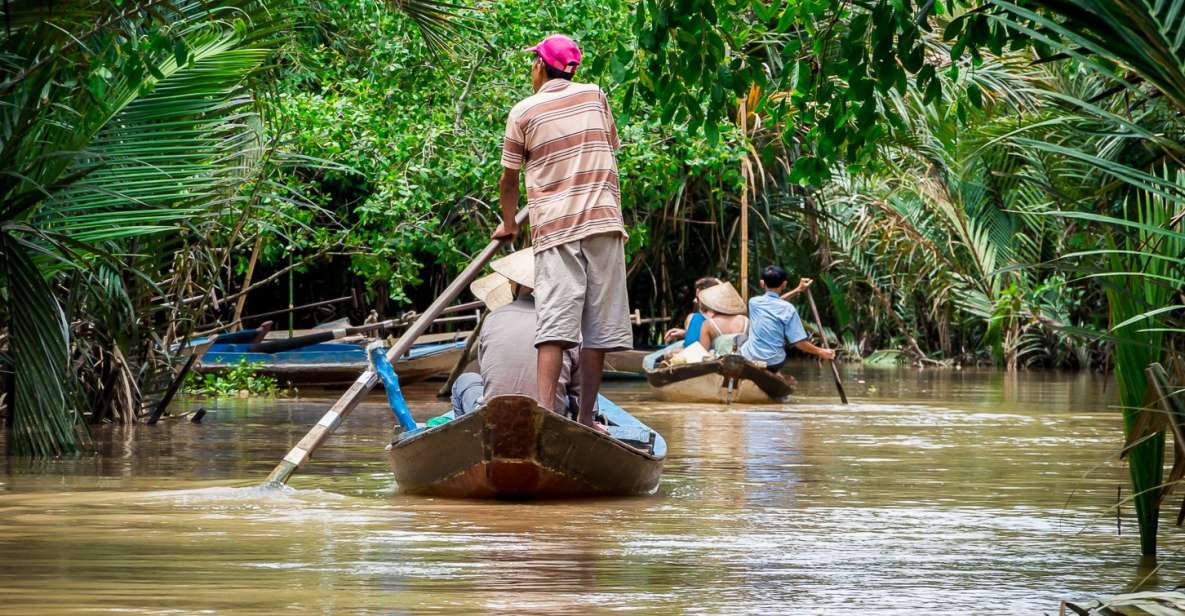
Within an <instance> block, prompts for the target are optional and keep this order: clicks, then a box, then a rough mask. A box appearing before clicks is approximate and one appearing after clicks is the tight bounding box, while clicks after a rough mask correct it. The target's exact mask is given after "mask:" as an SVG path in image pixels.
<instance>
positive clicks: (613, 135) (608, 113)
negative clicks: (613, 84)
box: [601, 90, 621, 150]
mask: <svg viewBox="0 0 1185 616" xmlns="http://www.w3.org/2000/svg"><path fill="white" fill-rule="evenodd" d="M601 107H602V108H603V111H602V113H604V114H605V128H607V129H608V130H609V145H610V146H611V147H612V148H613V149H614V150H620V149H621V140H619V139H618V138H617V122H616V121H614V120H613V111H612V110H611V109H609V99H608V98H607V97H606V96H605V91H604V90H601Z"/></svg>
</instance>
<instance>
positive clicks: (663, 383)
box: [646, 355, 794, 404]
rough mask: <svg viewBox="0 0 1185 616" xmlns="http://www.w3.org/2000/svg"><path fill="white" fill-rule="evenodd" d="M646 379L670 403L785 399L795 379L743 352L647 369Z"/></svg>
mask: <svg viewBox="0 0 1185 616" xmlns="http://www.w3.org/2000/svg"><path fill="white" fill-rule="evenodd" d="M646 382H647V383H649V384H650V386H651V387H652V388H653V389H655V390H656V391H657V392H658V394H659V395H660V396H662V399H663V400H667V401H670V402H723V403H725V404H730V403H733V402H738V403H762V402H785V401H786V400H788V399H789V398H790V395H791V394H793V393H794V378H793V377H790V376H785V377H783V376H779V375H776V374H773V373H771V372H769V371H768V370H766V369H765V368H763V367H761V366H758V365H757V364H754V363H753V362H751V361H748V360H746V359H745V358H743V357H741V356H740V355H725V356H724V357H721V358H715V359H708V360H705V361H699V362H691V363H686V364H677V365H674V366H665V367H660V368H654V369H650V370H647V371H646Z"/></svg>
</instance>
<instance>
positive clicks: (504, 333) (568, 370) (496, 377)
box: [477, 293, 578, 409]
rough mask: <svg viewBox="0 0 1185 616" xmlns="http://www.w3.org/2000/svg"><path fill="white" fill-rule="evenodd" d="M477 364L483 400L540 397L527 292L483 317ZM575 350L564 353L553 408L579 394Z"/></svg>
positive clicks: (531, 299) (532, 304)
mask: <svg viewBox="0 0 1185 616" xmlns="http://www.w3.org/2000/svg"><path fill="white" fill-rule="evenodd" d="M478 340H479V342H478V347H477V362H478V365H479V366H480V370H481V381H482V384H483V385H484V387H485V393H484V396H483V397H484V398H485V399H486V400H489V399H490V398H493V397H494V396H504V395H508V394H517V395H520V396H529V397H531V398H535V397H537V396H538V395H539V381H538V378H537V377H536V370H537V368H536V365H535V362H536V356H537V353H536V351H535V299H534V297H533V296H532V295H531V294H529V293H527V294H524V295H520V296H519V297H518V298H517V299H515V300H514V301H513V302H511V303H509V304H507V305H505V306H502V307H501V308H498V309H496V310H493V311H491V312H490V313H489V315H487V316H486V320H485V323H484V324H483V325H482V327H481V337H480V338H479V339H478ZM576 358H577V355H576V350H575V349H570V350H567V351H564V365H563V366H562V367H561V368H560V383H559V387H557V388H556V403H555V405H554V408H558V409H564V408H568V396H573V397H575V396H577V395H578V385H577V384H576V383H575V382H574V381H575V380H576V379H575V372H576V366H577V365H578V364H577V362H576Z"/></svg>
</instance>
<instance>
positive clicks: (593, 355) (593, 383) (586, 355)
mask: <svg viewBox="0 0 1185 616" xmlns="http://www.w3.org/2000/svg"><path fill="white" fill-rule="evenodd" d="M604 369H605V351H604V350H602V349H580V415H579V416H578V417H577V418H576V421H579V422H580V423H582V424H584V425H586V426H589V427H591V426H592V425H593V410H594V409H596V407H597V393H598V392H599V391H601V373H602V372H603V371H604Z"/></svg>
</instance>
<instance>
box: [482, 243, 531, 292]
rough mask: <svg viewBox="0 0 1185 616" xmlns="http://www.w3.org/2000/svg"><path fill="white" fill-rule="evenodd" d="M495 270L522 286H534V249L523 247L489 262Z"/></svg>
mask: <svg viewBox="0 0 1185 616" xmlns="http://www.w3.org/2000/svg"><path fill="white" fill-rule="evenodd" d="M490 267H491V268H493V270H494V271H495V272H498V273H499V274H502V275H503V276H505V277H507V278H509V279H510V281H511V282H515V283H518V284H520V285H522V286H524V287H529V288H532V289H534V288H535V251H534V250H532V249H530V248H524V249H522V250H519V251H517V252H515V253H514V254H510V255H507V256H505V257H502V258H501V259H497V260H495V261H493V262H492V263H490Z"/></svg>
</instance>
